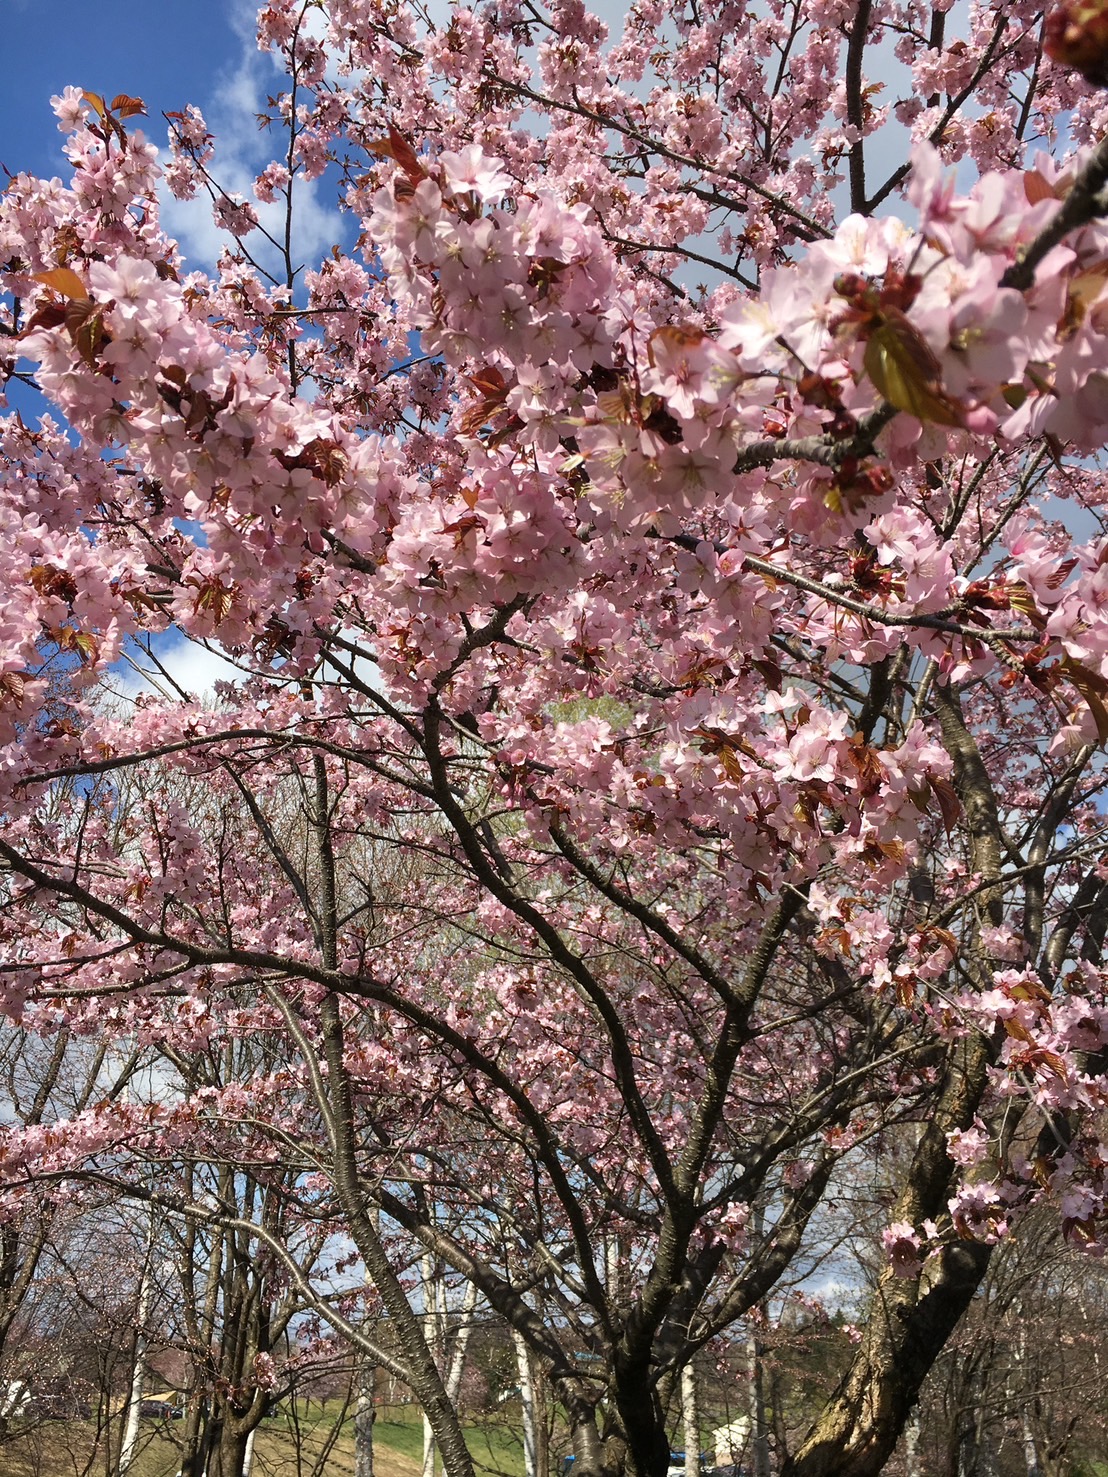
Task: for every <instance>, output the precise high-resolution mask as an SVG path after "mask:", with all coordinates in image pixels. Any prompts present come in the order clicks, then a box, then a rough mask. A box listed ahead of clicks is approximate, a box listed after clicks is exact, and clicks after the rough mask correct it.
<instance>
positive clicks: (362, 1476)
mask: <svg viewBox="0 0 1108 1477" xmlns="http://www.w3.org/2000/svg"><path fill="white" fill-rule="evenodd" d="M357 1379H358V1397H357V1404H356V1406H355V1409H354V1477H373V1423H374V1421H375V1420H376V1419H377V1412H376V1410H375V1409H374V1400H373V1397H374V1391H375V1388H376V1384H377V1367H376V1365H374V1364H371V1363H370V1362H369V1360H368V1359H367V1358H366V1357H365V1356H364V1355H363V1357H362V1358H361V1360H360V1361H359V1364H358V1374H357Z"/></svg>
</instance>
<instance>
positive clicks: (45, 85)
mask: <svg viewBox="0 0 1108 1477" xmlns="http://www.w3.org/2000/svg"><path fill="white" fill-rule="evenodd" d="M254 8H255V7H254V6H251V7H250V8H249V12H247V10H246V9H245V7H243V6H240V5H239V4H237V3H236V0H177V3H176V4H169V3H168V0H97V3H96V4H95V5H90V4H88V3H87V0H0V22H2V29H0V37H2V39H3V49H4V54H5V57H6V59H7V64H6V65H5V68H4V86H3V88H0V162H3V164H4V165H5V166H6V167H7V168H8V169H10V170H11V171H12V172H13V173H17V172H18V171H20V170H22V169H26V170H29V171H30V172H32V173H34V174H45V175H53V174H61V173H62V169H63V165H64V162H65V161H64V160H63V159H62V157H61V154H60V145H61V141H62V136H61V134H60V133H59V132H58V129H57V122H56V119H55V118H54V115H53V113H52V112H51V111H50V97H51V95H52V94H54V93H59V92H61V90H62V88H63V87H65V86H66V85H67V84H72V85H73V86H75V87H83V88H86V89H88V90H89V91H92V92H99V93H103V94H106V95H107V97H108V98H109V99H110V98H111V97H113V96H114V95H115V94H116V93H119V92H127V93H130V94H131V95H132V96H137V97H141V98H143V99H144V100H145V102H146V105H147V110H148V112H149V113H150V115H151V116H150V119H149V121H148V123H147V124H146V125H145V127H146V129H147V131H148V133H149V136H150V138H151V139H152V140H153V141H154V142H155V143H158V144H161V143H162V142H163V141H164V139H165V133H166V127H165V123H164V121H163V119H162V117H161V114H162V112H163V110H165V111H172V110H174V109H177V108H182V107H183V106H184V105H185V103H189V102H192V103H196V104H198V105H199V106H200V107H201V108H204V107H205V105H206V104H207V105H209V106H210V105H211V103H212V102H213V100H214V99H215V98H216V97H217V96H218V93H219V91H220V89H221V87H222V86H223V85H224V83H225V81H226V79H227V74H229V73H232V74H233V73H234V72H235V71H236V70H237V69H238V67H239V65H240V62H241V59H242V54H243V46H244V40H245V38H244V36H243V27H242V21H243V18H244V16H245V15H246V14H247V13H249V14H252V13H253V10H254Z"/></svg>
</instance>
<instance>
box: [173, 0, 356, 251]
mask: <svg viewBox="0 0 1108 1477" xmlns="http://www.w3.org/2000/svg"><path fill="white" fill-rule="evenodd" d="M230 12H231V13H230V20H231V24H232V28H233V30H234V31H235V33H236V35H237V36H238V38H239V41H240V48H241V49H240V51H239V55H238V57H237V59H236V60H235V62H234V63H233V65H232V67H231V68H230V69H229V70H228V69H225V70H223V71H222V72H221V73H219V74H218V76H217V77H216V79H215V85H214V90H213V91H212V93H211V94H210V96H209V97H207V98H198V99H194V101H196V102H197V103H198V104H199V105H200V107H201V111H202V112H203V114H204V117H205V120H206V121H207V124H208V127H209V128H210V129H211V131H212V133H213V134H214V135H215V156H214V158H213V160H212V161H211V164H210V165H209V169H210V172H211V174H212V177H213V180H214V181H215V182H216V184H217V185H218V186H219V188H220V189H221V190H222V191H223V192H224V193H225V194H228V195H231V196H238V197H241V198H243V199H245V200H248V201H249V202H250V203H251V204H252V205H253V206H254V208H255V210H256V211H257V213H258V217H259V219H260V221H261V223H262V226H263V227H264V228H265V229H266V230H267V231H268V232H269V233H270V235H271V236H273V237H275V238H276V240H278V241H282V240H283V239H284V232H285V219H284V204H283V202H277V203H274V204H272V205H264V204H261V203H260V202H258V201H257V200H255V198H254V180H255V178H256V177H257V175H258V174H260V173H261V171H262V170H263V169H264V168H265V166H266V165H267V164H269V163H270V162H272V161H273V160H274V159H275V158H276V159H277V160H278V161H281V160H283V159H284V155H285V150H286V148H287V140H286V138H285V136H284V135H283V133H282V132H281V131H280V128H279V126H278V125H276V124H275V125H273V126H272V127H271V128H261V127H259V124H258V115H259V114H261V113H264V112H266V111H267V110H268V104H267V98H268V97H270V96H271V95H274V94H275V93H277V92H278V91H280V90H282V86H283V81H282V78H283V74H282V73H280V72H279V70H278V68H277V65H276V62H275V60H274V58H273V57H272V56H269V55H266V54H263V53H261V52H259V51H258V49H257V41H256V37H255V30H254V18H255V15H256V4H254V3H252V0H251V3H245V4H244V3H242V0H235V3H234V4H233V6H231V7H230ZM284 85H287V79H285V80H284ZM321 187H322V188H321ZM326 187H327V186H326V184H325V182H324V181H320V180H304V179H301V178H299V177H298V178H297V180H296V183H295V185H294V193H293V232H292V246H293V257H294V260H293V265H294V267H295V266H300V265H302V264H304V263H307V264H309V265H310V264H312V263H314V262H316V261H318V260H319V259H320V258H321V257H322V256H323V255H325V254H326V253H327V252H329V250H330V248H331V246H332V245H334V244H335V243H336V242H338V241H340V240H341V239H342V236H343V234H344V222H343V219H342V217H341V216H340V214H339V212H338V211H337V210H336V209H335V208H334V207H333V206H332V205H330V204H329V203H328V202H327V201H326V200H325V199H324V198H323V193H322V191H323V189H326ZM160 194H161V220H162V225H163V227H164V228H165V230H166V231H167V233H168V234H169V235H171V236H173V237H175V238H176V240H177V241H178V243H179V244H180V247H181V252H182V254H183V256H184V257H185V261H186V264H187V266H188V267H200V268H204V269H208V270H210V269H211V268H212V267H214V265H215V263H216V261H217V259H218V257H219V254H220V252H221V251H222V250H223V249H224V247H226V246H232V247H233V246H234V244H235V243H234V238H233V237H231V236H229V235H228V234H227V232H226V231H221V230H220V229H219V228H218V227H217V226H216V224H215V221H214V219H213V216H212V200H211V197H210V196H209V194H208V192H207V191H206V190H203V189H202V190H201V191H200V192H199V193H198V194H197V195H196V196H195V198H194V199H192V200H177V199H175V198H174V197H173V196H172V195H171V194H170V192H169V190H168V189H167V188H166V187H165V186H164V185H163V186H162V188H161V192H160ZM244 245H245V246H246V247H247V249H248V250H249V251H250V253H251V255H253V256H255V257H256V258H257V260H258V261H259V262H260V264H261V265H262V266H264V267H265V268H267V269H268V270H269V271H271V272H273V274H274V275H275V276H277V277H278V278H279V279H283V277H284V266H283V263H282V261H281V258H280V256H279V253H278V251H277V249H276V248H275V247H274V246H272V245H271V244H270V243H268V242H266V241H265V239H264V237H263V235H262V233H261V232H260V231H254V232H252V233H251V234H250V235H249V236H247V237H246V238H245V240H244Z"/></svg>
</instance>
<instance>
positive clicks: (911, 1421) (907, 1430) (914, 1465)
mask: <svg viewBox="0 0 1108 1477" xmlns="http://www.w3.org/2000/svg"><path fill="white" fill-rule="evenodd" d="M919 1435H920V1430H919V1410H918V1409H916V1410H913V1411H912V1414H911V1415H910V1416H909V1417H908V1424H907V1425H906V1426H905V1427H904V1469H905V1472H906V1474H907V1477H923V1473H922V1471H921V1469H920V1464H919Z"/></svg>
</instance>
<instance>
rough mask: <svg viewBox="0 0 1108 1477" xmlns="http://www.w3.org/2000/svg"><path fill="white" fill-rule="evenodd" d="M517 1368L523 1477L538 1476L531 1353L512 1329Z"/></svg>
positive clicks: (537, 1431)
mask: <svg viewBox="0 0 1108 1477" xmlns="http://www.w3.org/2000/svg"><path fill="white" fill-rule="evenodd" d="M512 1343H513V1344H515V1346H516V1367H517V1368H518V1370H519V1403H520V1406H521V1407H522V1411H523V1477H538V1464H539V1429H538V1420H537V1412H536V1410H535V1381H534V1379H533V1377H532V1374H531V1354H530V1350H529V1349H528V1348H527V1341H526V1340H525V1339H524V1337H523V1335H522V1334H521V1333H519V1332H518V1331H517V1330H516V1329H514V1328H513V1329H512Z"/></svg>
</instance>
